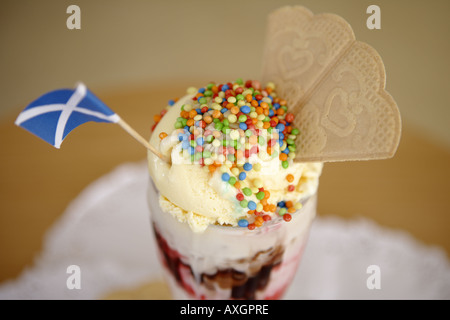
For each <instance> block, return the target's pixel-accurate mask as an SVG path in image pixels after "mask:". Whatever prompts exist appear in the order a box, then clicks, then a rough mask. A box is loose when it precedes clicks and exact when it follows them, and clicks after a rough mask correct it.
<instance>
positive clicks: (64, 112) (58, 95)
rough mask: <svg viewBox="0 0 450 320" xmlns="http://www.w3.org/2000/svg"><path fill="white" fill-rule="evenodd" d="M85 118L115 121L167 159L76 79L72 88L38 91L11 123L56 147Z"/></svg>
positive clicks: (84, 120)
mask: <svg viewBox="0 0 450 320" xmlns="http://www.w3.org/2000/svg"><path fill="white" fill-rule="evenodd" d="M89 121H95V122H107V123H117V124H118V125H120V126H121V127H122V128H123V129H124V130H125V131H126V132H127V133H129V134H130V135H131V136H132V137H133V138H135V139H136V140H137V141H138V142H140V143H141V144H142V145H143V146H144V147H146V148H147V149H149V150H150V151H151V152H153V153H154V154H155V155H156V156H158V157H159V158H160V159H162V160H163V161H165V162H167V163H170V159H167V157H165V156H164V155H162V154H161V153H160V152H158V150H156V149H155V148H154V147H153V146H152V145H150V143H149V142H148V141H147V140H145V139H144V138H143V137H142V136H141V135H139V134H138V133H137V132H136V131H135V130H134V129H133V128H132V127H130V125H128V124H127V123H126V122H125V121H123V120H122V119H121V118H120V117H119V115H117V114H116V113H115V112H114V111H112V110H111V109H110V108H109V107H108V106H107V105H105V104H104V103H103V102H102V101H101V100H100V99H99V98H97V97H96V96H95V95H94V94H93V93H92V92H91V91H89V90H88V89H87V88H86V86H85V85H84V84H83V83H79V84H78V85H77V87H76V89H75V90H73V89H59V90H55V91H51V92H49V93H46V94H44V95H42V96H41V97H39V98H38V99H36V100H34V101H33V102H32V103H30V104H29V105H28V106H27V107H26V108H25V109H24V110H23V111H22V112H21V113H20V114H19V116H18V117H17V119H16V122H15V123H16V125H18V126H20V127H22V128H24V129H26V130H28V131H29V132H31V133H33V134H34V135H36V136H38V137H39V138H41V139H42V140H44V141H46V142H48V143H49V144H51V145H53V146H54V147H55V148H58V149H59V148H60V146H61V143H62V142H63V140H64V138H65V137H66V136H67V135H68V134H69V132H71V131H72V130H73V129H75V128H76V127H78V126H79V125H81V124H83V123H86V122H89Z"/></svg>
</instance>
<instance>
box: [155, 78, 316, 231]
mask: <svg viewBox="0 0 450 320" xmlns="http://www.w3.org/2000/svg"><path fill="white" fill-rule="evenodd" d="M287 111H288V109H287V107H286V102H285V101H284V100H282V99H280V98H278V97H277V96H276V93H275V88H274V85H273V84H268V86H267V87H266V88H264V89H262V88H261V86H260V84H259V83H258V82H256V81H253V82H249V81H247V82H246V83H245V84H244V83H243V82H241V81H239V80H238V81H236V82H235V84H234V85H233V84H231V83H228V84H224V85H218V86H217V85H215V84H213V83H212V84H208V85H207V86H206V87H204V88H200V89H199V90H197V91H196V92H195V93H193V92H191V94H187V95H186V96H184V97H183V98H181V99H180V100H178V101H177V102H176V103H174V104H173V105H172V106H170V107H168V110H167V112H166V113H165V114H164V116H163V117H162V118H161V120H160V121H159V122H158V124H157V125H156V127H155V129H154V131H153V134H152V136H151V139H150V144H151V145H152V146H154V147H155V148H158V149H159V150H160V152H161V153H163V154H164V155H166V156H170V157H171V160H172V161H171V162H172V163H171V164H168V163H166V162H164V161H162V160H161V159H160V158H158V157H157V156H155V155H154V154H153V153H151V152H149V153H148V166H149V171H150V175H151V177H152V179H153V182H154V184H155V185H156V187H157V188H158V190H159V192H160V205H161V208H162V209H163V210H164V211H166V212H168V213H170V214H172V215H174V216H175V217H176V218H177V219H178V220H179V221H181V222H186V223H188V224H189V226H190V227H191V229H192V230H193V231H194V232H202V231H204V230H205V229H206V228H207V227H208V225H211V224H220V225H229V226H232V227H237V226H240V227H248V228H249V229H252V228H255V227H258V226H261V224H262V223H264V222H265V221H268V220H271V219H273V218H278V217H280V216H283V218H284V219H285V220H286V221H289V220H290V214H294V212H295V211H296V209H298V208H300V207H301V202H302V201H303V200H305V199H307V198H308V197H310V196H311V195H313V194H315V192H316V191H317V187H318V179H319V176H320V174H321V170H322V163H298V162H294V161H293V160H294V158H295V144H294V143H293V140H294V139H296V134H295V133H296V132H297V133H298V130H296V129H295V128H292V126H291V122H292V117H293V115H292V114H289V113H288V112H287Z"/></svg>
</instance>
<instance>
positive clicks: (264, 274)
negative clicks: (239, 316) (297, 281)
mask: <svg viewBox="0 0 450 320" xmlns="http://www.w3.org/2000/svg"><path fill="white" fill-rule="evenodd" d="M153 230H154V234H155V238H156V242H157V244H158V247H159V249H160V252H161V254H162V257H163V263H164V265H165V266H166V267H167V269H168V270H169V271H170V273H171V274H172V275H173V277H174V278H175V279H176V281H177V283H178V284H179V285H180V286H181V287H182V288H184V289H185V290H186V292H188V293H189V294H190V295H192V296H193V297H194V298H195V292H194V290H193V289H192V288H191V287H190V286H189V285H187V283H186V282H185V281H184V279H183V275H182V273H181V270H183V269H188V270H189V273H190V274H191V276H192V277H193V278H194V272H193V271H192V268H191V266H189V265H188V264H186V263H184V262H183V261H182V260H181V255H180V254H179V253H178V252H177V251H176V250H174V249H172V248H170V246H169V245H168V243H167V241H166V240H165V239H164V238H163V237H162V236H161V234H160V233H159V232H158V230H157V228H156V227H155V225H153ZM262 253H264V254H266V255H268V260H267V261H266V262H264V263H262V264H261V267H260V268H259V270H258V268H256V267H255V268H252V269H254V272H252V275H251V276H249V275H247V274H246V273H244V272H242V271H238V270H235V269H233V268H227V269H219V270H218V271H217V272H216V273H214V274H206V273H202V274H201V275H200V283H201V284H202V285H203V286H205V287H206V288H207V289H209V290H214V288H215V287H217V286H219V287H220V288H222V289H231V298H232V299H255V294H256V292H257V291H259V290H262V289H264V288H265V287H266V286H267V284H268V283H269V280H270V274H271V272H272V270H273V268H274V267H276V266H277V265H279V264H280V263H281V260H282V255H283V250H282V249H281V248H271V249H269V250H268V251H265V252H258V253H257V254H256V255H255V256H253V257H250V258H246V260H248V261H255V260H256V258H257V257H258V256H259V255H261V254H262ZM240 262H242V261H240Z"/></svg>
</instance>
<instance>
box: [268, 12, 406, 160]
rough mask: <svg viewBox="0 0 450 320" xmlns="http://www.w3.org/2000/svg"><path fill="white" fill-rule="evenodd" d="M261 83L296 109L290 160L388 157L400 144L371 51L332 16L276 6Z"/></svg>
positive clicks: (396, 116) (394, 113)
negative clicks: (296, 132)
mask: <svg viewBox="0 0 450 320" xmlns="http://www.w3.org/2000/svg"><path fill="white" fill-rule="evenodd" d="M262 73H263V74H262V79H263V81H273V82H275V84H276V85H277V90H278V92H279V95H280V96H282V97H283V98H285V99H286V100H287V101H288V103H289V104H290V108H291V110H293V112H294V113H295V114H296V118H295V121H294V124H295V126H296V127H298V128H299V129H300V135H299V137H298V139H297V145H296V147H297V155H296V158H295V160H296V161H347V160H370V159H383V158H389V157H392V156H393V155H394V153H395V151H396V149H397V146H398V143H399V141H400V133H401V120H400V113H399V110H398V108H397V104H396V103H395V101H394V99H393V98H392V97H391V96H390V95H389V94H388V93H387V92H386V91H385V81H386V76H385V71H384V65H383V62H382V60H381V58H380V56H379V55H378V53H377V52H376V51H375V50H374V49H373V48H372V47H370V46H369V45H367V44H365V43H362V42H359V41H356V40H355V35H354V33H353V30H352V28H351V27H350V25H349V24H348V23H347V22H346V21H345V20H344V19H342V18H341V17H339V16H337V15H333V14H319V15H313V14H312V12H311V11H309V10H307V9H306V8H304V7H299V6H296V7H283V8H281V9H278V10H276V11H274V12H273V13H272V14H271V15H270V16H269V21H268V29H267V34H266V42H265V47H264V55H263V72H262Z"/></svg>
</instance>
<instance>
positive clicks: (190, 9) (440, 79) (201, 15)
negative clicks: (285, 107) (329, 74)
mask: <svg viewBox="0 0 450 320" xmlns="http://www.w3.org/2000/svg"><path fill="white" fill-rule="evenodd" d="M70 4H77V5H79V6H80V8H81V30H68V29H67V28H66V19H67V17H68V16H69V14H67V13H66V8H67V7H68V6H69V5H70ZM285 4H302V5H305V6H306V7H308V8H310V9H311V10H312V11H313V12H315V13H319V12H333V13H336V14H339V15H341V16H342V17H344V18H345V19H346V20H347V21H348V22H349V23H350V24H351V25H352V26H353V29H354V31H355V34H356V37H357V38H358V39H359V40H362V41H365V42H367V43H369V44H371V45H372V46H373V47H375V48H376V49H377V50H378V51H379V53H380V54H381V56H382V57H383V60H384V63H385V65H386V69H387V76H388V78H387V88H388V90H389V91H390V92H391V94H392V95H393V96H394V97H395V99H396V100H397V102H398V104H399V106H400V110H401V113H402V117H403V120H404V121H406V122H408V123H409V124H411V125H413V126H415V127H417V128H420V129H423V130H424V131H423V132H424V134H426V135H427V136H430V137H432V138H433V139H435V140H436V141H439V142H440V143H444V144H445V145H446V146H447V147H450V129H449V124H450V90H449V84H450V81H449V74H450V63H449V62H448V59H449V58H448V57H449V52H450V42H449V34H450V32H449V31H450V19H449V18H448V15H449V12H450V1H448V0H430V1H417V0H416V1H411V0H396V1H366V0H340V1H338V0H321V1H312V0H310V1H273V0H272V1H268V0H258V1H248V0H239V1H236V0H227V1H198V0H197V1H169V0H168V1H142V0H131V1H124V0H116V1H105V0H95V1H86V0H77V1H73V0H70V1H65V0H57V1H56V0H54V1H48V0H41V1H24V0H19V1H17V0H6V1H5V0H2V6H1V11H0V39H1V51H0V74H1V75H0V93H1V100H0V101H1V102H0V116H1V115H4V114H5V113H8V112H12V113H17V112H18V110H19V108H20V107H24V106H25V105H26V104H27V103H29V102H30V101H31V100H32V99H34V98H36V97H37V96H39V95H40V94H42V93H44V92H46V91H49V90H52V89H56V88H60V87H72V86H73V85H74V83H75V82H77V81H79V80H82V81H84V82H85V83H86V84H87V85H88V86H89V87H90V88H91V89H92V90H93V91H94V92H99V91H111V90H114V89H116V88H123V87H124V86H125V87H127V86H129V87H131V86H133V85H136V84H142V83H145V84H152V83H155V82H170V81H173V80H174V79H177V80H180V79H181V80H185V81H186V83H192V82H195V83H198V84H203V82H204V81H209V80H216V81H220V80H230V79H235V78H237V77H244V78H247V77H252V78H258V77H259V74H260V61H261V48H262V42H263V37H264V28H265V22H266V16H267V14H268V13H269V12H270V11H272V10H274V9H275V8H278V7H280V6H282V5H285ZM370 4H377V5H378V6H380V8H381V30H368V29H367V27H366V19H367V17H368V14H366V8H367V7H368V6H369V5H370ZM192 79H195V80H192ZM123 116H126V115H123Z"/></svg>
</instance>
